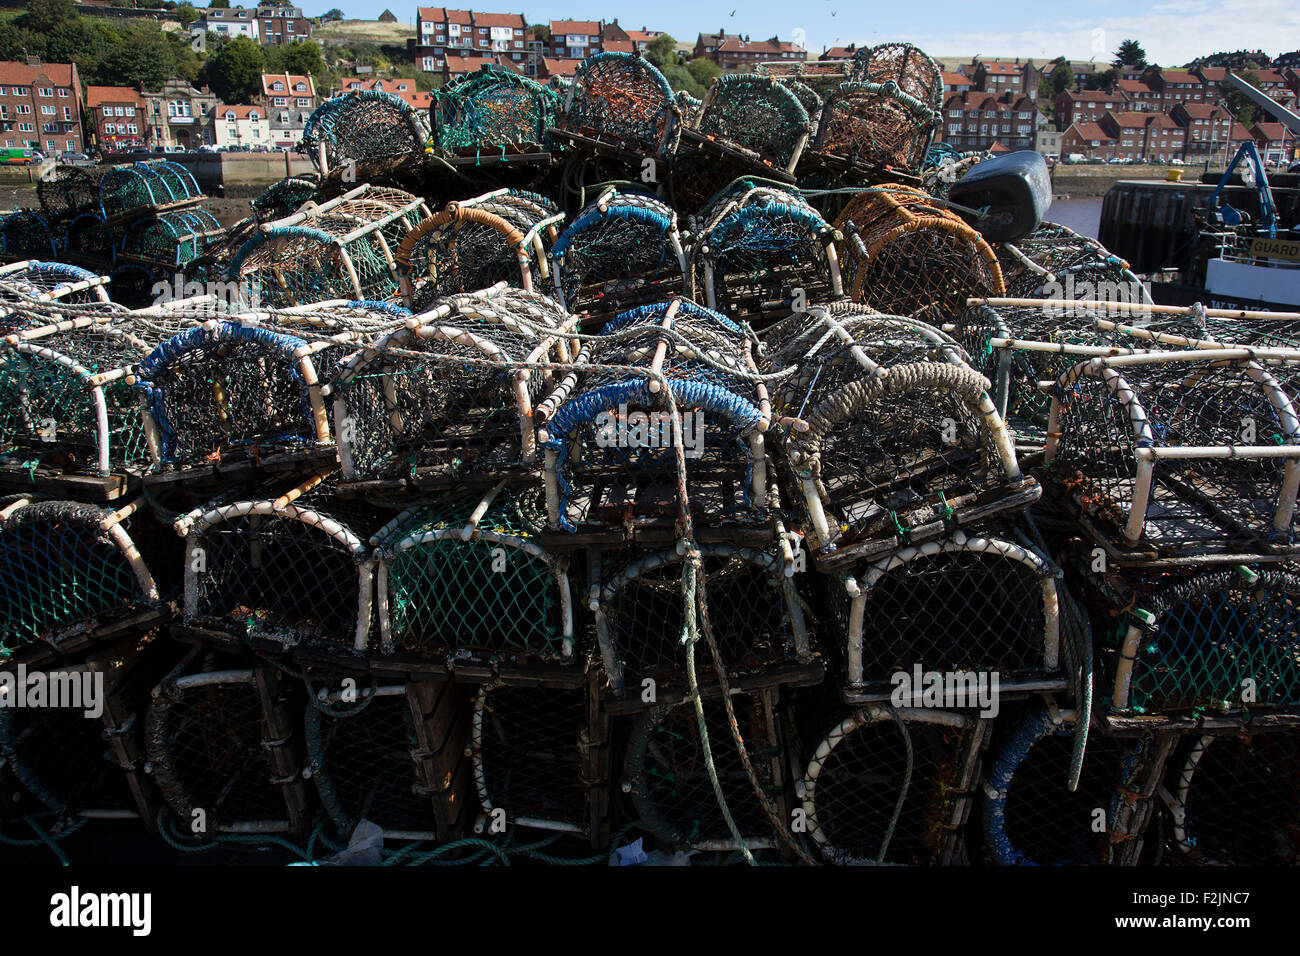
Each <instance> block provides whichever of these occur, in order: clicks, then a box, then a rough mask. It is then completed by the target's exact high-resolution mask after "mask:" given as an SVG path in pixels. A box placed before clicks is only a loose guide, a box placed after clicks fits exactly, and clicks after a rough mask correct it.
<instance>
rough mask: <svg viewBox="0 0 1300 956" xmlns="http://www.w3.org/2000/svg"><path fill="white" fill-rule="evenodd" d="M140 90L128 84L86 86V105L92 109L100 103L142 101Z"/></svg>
mask: <svg viewBox="0 0 1300 956" xmlns="http://www.w3.org/2000/svg"><path fill="white" fill-rule="evenodd" d="M142 102H144V97H142V96H141V95H140V91H139V90H136V89H132V88H131V87H129V86H88V87H86V105H87V106H89V107H91V108H92V109H93V108H94V107H96V106H99V105H100V104H101V103H142Z"/></svg>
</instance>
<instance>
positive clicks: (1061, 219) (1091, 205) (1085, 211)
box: [1047, 196, 1102, 239]
mask: <svg viewBox="0 0 1300 956" xmlns="http://www.w3.org/2000/svg"><path fill="white" fill-rule="evenodd" d="M1101 202H1102V198H1101V197H1100V196H1090V197H1088V198H1085V199H1057V200H1055V201H1054V202H1053V203H1052V205H1051V208H1049V209H1048V210H1047V218H1048V220H1050V221H1051V222H1056V223H1060V224H1061V225H1062V226H1067V227H1068V228H1070V229H1073V230H1074V231H1075V232H1077V233H1079V234H1080V235H1083V236H1087V237H1088V238H1090V239H1096V238H1097V233H1098V231H1099V230H1100V228H1101Z"/></svg>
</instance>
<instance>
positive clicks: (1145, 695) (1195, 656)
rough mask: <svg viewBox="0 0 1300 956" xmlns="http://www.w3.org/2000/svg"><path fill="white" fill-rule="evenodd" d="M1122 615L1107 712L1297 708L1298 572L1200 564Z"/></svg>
mask: <svg viewBox="0 0 1300 956" xmlns="http://www.w3.org/2000/svg"><path fill="white" fill-rule="evenodd" d="M1121 620H1123V621H1125V623H1124V624H1123V625H1121V627H1120V628H1119V629H1118V630H1117V632H1116V637H1117V639H1118V640H1117V647H1118V653H1117V654H1116V655H1115V656H1114V657H1113V659H1112V660H1111V662H1110V665H1111V670H1112V671H1113V672H1114V676H1115V682H1114V691H1113V694H1112V697H1111V707H1112V709H1113V710H1115V711H1118V712H1120V713H1131V714H1170V713H1177V712H1186V711H1191V712H1192V713H1193V714H1199V713H1202V712H1203V711H1206V710H1212V711H1220V712H1222V711H1227V710H1231V711H1240V710H1249V711H1251V712H1252V713H1261V712H1264V711H1265V710H1266V709H1268V708H1273V707H1295V706H1300V654H1297V645H1300V577H1297V576H1296V575H1295V574H1293V573H1291V572H1290V571H1287V570H1270V569H1262V570H1258V571H1251V570H1247V569H1231V570H1222V571H1202V572H1199V573H1197V574H1195V575H1193V576H1191V577H1188V578H1185V579H1183V580H1177V581H1172V582H1170V583H1167V584H1165V585H1163V586H1161V587H1158V588H1156V589H1155V590H1154V591H1153V592H1152V593H1151V594H1149V595H1147V596H1146V597H1144V598H1141V599H1140V600H1139V601H1138V605H1137V608H1136V609H1135V610H1133V611H1130V612H1129V613H1127V614H1126V615H1124V616H1123V617H1122V618H1121Z"/></svg>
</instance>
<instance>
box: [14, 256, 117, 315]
mask: <svg viewBox="0 0 1300 956" xmlns="http://www.w3.org/2000/svg"><path fill="white" fill-rule="evenodd" d="M107 285H108V276H102V275H98V274H97V273H94V272H91V271H89V270H87V269H82V268H80V267H79V266H73V265H68V264H67V263H64V262H41V261H39V260H36V259H24V260H22V261H19V262H11V263H9V264H8V265H4V266H0V301H12V302H15V303H18V304H22V303H26V302H30V301H32V300H35V301H37V302H59V303H62V304H65V305H88V304H90V303H94V302H107V301H108V290H107V289H106V288H105V286H107Z"/></svg>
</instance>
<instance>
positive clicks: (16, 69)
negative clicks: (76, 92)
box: [0, 60, 72, 86]
mask: <svg viewBox="0 0 1300 956" xmlns="http://www.w3.org/2000/svg"><path fill="white" fill-rule="evenodd" d="M41 77H45V78H47V79H48V80H49V81H50V82H51V83H53V84H54V85H55V86H71V85H72V64H71V63H38V64H36V65H34V66H28V65H27V64H26V63H19V62H17V61H15V60H6V61H4V62H0V86H31V85H32V84H33V83H34V82H36V81H37V80H39V79H41Z"/></svg>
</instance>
